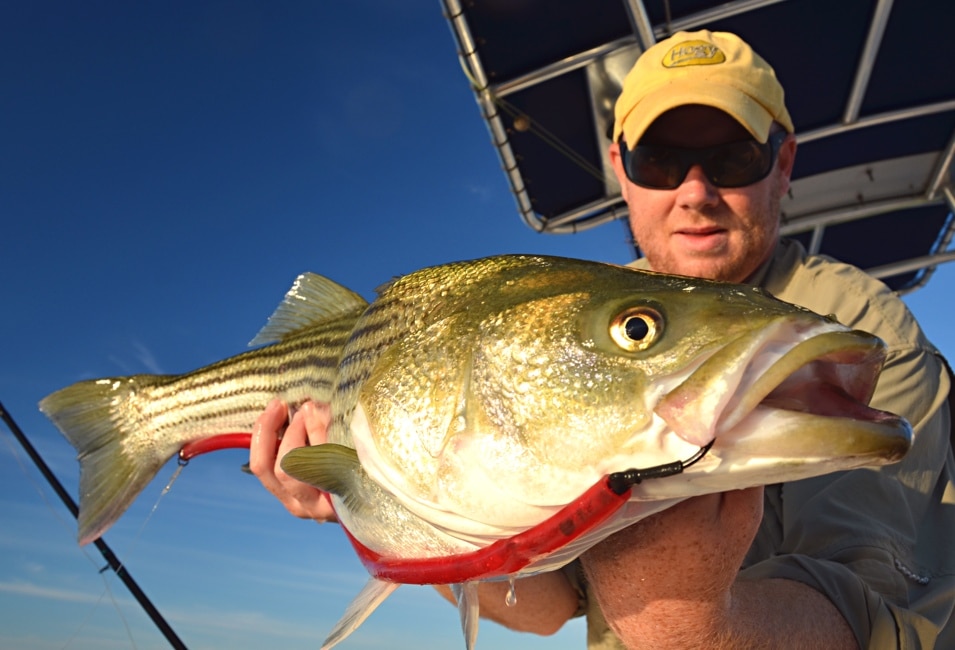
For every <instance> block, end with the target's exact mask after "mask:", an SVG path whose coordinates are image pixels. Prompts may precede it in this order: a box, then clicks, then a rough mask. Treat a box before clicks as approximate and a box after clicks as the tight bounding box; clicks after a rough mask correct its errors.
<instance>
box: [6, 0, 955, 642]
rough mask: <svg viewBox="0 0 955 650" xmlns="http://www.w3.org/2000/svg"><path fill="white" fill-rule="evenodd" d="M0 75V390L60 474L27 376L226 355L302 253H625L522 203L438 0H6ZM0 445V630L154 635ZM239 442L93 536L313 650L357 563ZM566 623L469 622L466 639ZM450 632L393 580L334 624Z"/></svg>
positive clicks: (572, 628)
mask: <svg viewBox="0 0 955 650" xmlns="http://www.w3.org/2000/svg"><path fill="white" fill-rule="evenodd" d="M0 71H2V75H0V78H2V79H3V93H2V94H0V115H2V117H3V121H4V123H5V128H4V129H3V135H2V136H0V137H2V146H0V210H2V212H0V214H2V217H0V218H2V222H3V231H2V235H0V237H2V242H3V247H2V250H3V252H2V254H0V274H2V276H0V277H2V278H3V281H2V282H0V299H2V303H0V304H2V313H3V318H2V319H0V335H2V340H3V341H4V354H3V360H2V362H0V400H2V402H3V403H4V405H5V406H6V408H7V409H8V410H9V411H10V412H11V413H12V414H13V416H14V417H15V418H16V419H17V420H18V422H19V423H20V425H21V427H22V428H23V429H24V430H25V431H26V433H27V435H28V436H29V437H30V438H31V440H32V441H33V443H34V445H35V446H36V447H37V448H39V450H40V452H41V453H42V454H43V456H44V457H45V458H46V460H47V462H48V463H49V464H50V465H51V466H52V468H53V470H54V471H55V472H56V473H57V474H58V475H59V477H60V479H61V480H62V481H63V483H64V484H65V485H66V486H67V487H68V488H69V489H70V490H75V486H76V482H77V480H78V467H77V465H76V462H75V460H74V452H73V450H72V449H71V448H70V447H69V445H67V444H66V442H65V441H64V440H62V439H61V438H60V436H59V434H58V433H57V431H56V430H55V429H54V427H53V426H52V425H51V424H49V423H48V422H47V421H46V420H45V419H44V418H43V417H42V415H41V414H40V413H39V412H38V411H37V408H36V404H37V402H38V401H39V400H40V399H41V398H42V397H43V396H44V395H46V394H47V393H49V392H52V391H53V390H56V389H57V388H60V387H62V386H64V385H66V384H69V383H72V382H74V381H77V380H80V379H86V378H91V377H99V376H108V375H117V374H131V373H139V372H151V373H153V372H163V373H167V372H170V373H171V372H182V371H186V370H190V369H192V368H194V367H197V366H200V365H205V364H207V363H210V362H212V361H215V360H217V359H220V358H223V357H226V356H230V355H232V354H236V353H238V352H241V351H243V350H244V349H245V345H246V343H247V342H248V341H249V340H250V339H251V338H252V337H253V336H254V335H255V333H256V332H257V331H258V329H259V328H260V327H261V326H262V325H263V324H264V323H265V320H266V318H267V317H268V316H269V315H270V314H271V312H272V310H273V309H274V308H275V306H276V305H277V304H278V302H279V300H280V299H281V297H282V295H283V294H284V292H285V291H286V289H287V288H288V287H289V285H290V284H291V282H292V280H293V279H294V277H295V276H296V275H297V274H298V273H300V272H302V271H305V270H311V271H315V272H318V273H322V274H325V275H328V276H330V277H332V278H333V279H335V280H337V281H339V282H341V283H343V284H345V285H347V286H349V287H351V288H353V289H355V290H356V291H359V292H361V293H363V294H364V295H366V296H367V297H371V296H372V291H373V289H374V287H376V286H377V285H379V284H380V283H381V282H383V281H385V280H387V279H388V278H390V277H392V276H394V275H398V274H403V273H407V272H409V271H412V270H414V269H417V268H420V267H423V266H427V265H431V264H436V263H442V262H448V261H452V260H459V259H468V258H474V257H479V256H483V255H490V254H498V253H509V252H536V253H548V254H558V255H568V256H575V257H583V258H591V259H601V260H607V261H612V262H625V261H628V260H629V258H630V251H629V247H628V244H627V241H626V235H625V233H624V230H623V228H622V227H621V226H620V225H619V224H610V225H606V226H602V227H600V228H598V229H595V230H592V231H589V232H586V233H582V234H578V235H573V236H550V235H539V234H536V233H534V232H532V231H531V230H530V229H528V228H527V227H526V226H525V225H524V224H523V223H522V222H521V220H520V219H519V217H518V215H517V211H516V208H515V205H514V202H513V199H512V198H511V196H510V193H509V191H508V188H507V185H506V182H505V178H504V175H503V173H502V172H501V170H500V165H499V161H498V159H497V157H496V154H495V153H494V150H493V148H492V146H491V144H490V139H489V136H488V134H487V131H486V129H485V127H484V124H483V122H482V120H481V119H480V115H479V111H478V108H477V106H476V104H475V102H474V98H473V95H472V93H471V91H470V89H469V88H468V86H467V82H466V79H465V78H464V75H463V74H462V72H461V69H460V67H459V65H458V62H457V58H456V53H455V44H454V41H453V39H452V36H451V34H450V30H449V28H448V26H447V23H446V22H445V19H444V18H443V16H442V13H441V7H440V4H439V3H438V1H437V0H411V1H399V0H350V1H349V2H347V3H346V2H337V3H331V2H305V1H302V2H283V3H265V2H254V1H251V0H250V1H241V2H240V1H237V2H224V1H222V2H202V3H194V2H164V3H158V2H150V3H125V2H115V1H101V2H85V3H70V2H47V1H43V0H38V1H37V2H30V3H6V4H5V5H4V6H3V7H0ZM953 283H955V268H953V266H948V267H943V268H942V269H940V270H939V272H938V273H936V275H935V276H934V278H933V279H932V280H931V283H930V284H929V286H928V287H927V288H926V289H923V290H920V291H919V292H917V293H916V294H914V295H913V296H912V297H911V298H910V299H908V301H909V303H910V304H911V305H912V307H913V310H914V311H915V313H916V315H917V316H919V318H920V319H921V321H922V323H923V326H924V327H925V329H926V330H927V331H928V333H929V335H930V336H931V337H932V338H933V339H934V340H935V342H936V344H937V345H939V346H940V347H941V348H942V350H943V351H947V352H949V354H950V355H951V353H952V352H953V351H955V340H953V335H952V334H950V333H949V331H950V321H951V316H952V311H951V308H950V307H948V303H949V296H950V295H951V291H952V285H953ZM0 440H2V444H0V521H3V522H4V523H3V526H2V527H0V647H5V648H6V647H10V648H13V647H16V648H22V649H28V650H29V649H39V648H71V649H77V650H78V649H87V648H89V649H92V648H96V649H101V648H164V647H167V645H166V642H165V641H164V639H163V638H162V636H161V635H160V634H159V632H158V631H156V629H155V628H154V627H153V625H152V623H151V622H149V620H148V619H147V618H146V617H145V615H144V614H143V613H142V612H141V610H140V608H139V607H138V605H136V604H135V602H134V601H133V600H132V598H131V597H130V596H129V594H128V593H127V592H126V590H125V588H124V587H123V586H122V584H121V583H119V581H118V580H117V579H116V578H115V577H114V576H113V575H112V573H110V572H106V573H103V574H100V573H99V569H100V568H101V567H102V566H103V564H104V563H103V561H102V559H101V558H100V556H99V554H98V553H97V552H96V551H95V549H93V548H92V547H87V548H79V547H78V546H77V545H76V543H75V530H76V529H75V522H74V521H73V520H72V518H71V516H70V515H69V513H68V511H67V510H66V509H65V508H64V507H63V506H62V505H61V504H60V503H59V501H58V500H57V499H56V497H55V496H54V495H53V493H52V491H51V490H50V489H49V488H48V487H47V485H46V483H45V482H44V481H43V479H42V478H41V477H40V475H39V473H38V472H37V471H36V470H35V469H34V468H33V466H32V464H31V463H30V461H29V460H28V459H27V458H26V456H25V454H24V453H23V452H22V450H21V449H20V448H19V446H18V444H17V443H16V441H15V440H14V439H13V437H12V436H11V435H10V434H9V433H8V432H7V431H6V429H5V428H2V429H0ZM244 461H245V458H244V456H243V454H242V453H241V452H238V451H236V452H222V453H220V454H217V455H212V456H205V457H202V458H199V459H196V460H195V461H193V462H192V463H191V464H190V465H189V466H188V467H187V468H186V469H185V470H184V471H183V472H182V473H181V475H180V476H179V477H178V479H177V480H176V482H175V483H174V484H173V487H172V489H171V490H170V491H169V492H168V493H167V494H165V495H164V496H163V495H161V493H162V489H163V487H164V485H165V484H166V482H167V481H168V480H169V477H170V475H171V473H172V471H173V470H174V469H175V468H174V466H170V467H168V468H167V469H166V471H164V472H163V474H162V476H161V477H160V479H159V480H157V481H156V482H155V483H154V484H153V485H151V486H150V487H149V488H148V489H147V491H146V492H145V493H144V495H143V496H142V497H141V498H140V499H139V500H138V501H137V503H136V504H134V506H133V507H132V508H131V510H130V511H129V512H128V513H127V514H126V516H125V517H124V518H123V519H122V520H121V522H120V523H119V524H117V525H116V526H115V527H114V528H113V529H112V530H110V531H109V533H107V535H106V540H107V541H108V542H109V544H110V545H111V546H112V547H113V549H114V550H115V551H116V552H117V554H118V555H119V557H120V558H121V559H122V560H123V561H125V562H126V563H127V564H128V566H129V569H130V572H131V573H132V575H133V576H134V577H135V579H136V580H137V581H138V582H139V583H140V585H141V586H142V588H143V589H144V590H145V592H146V593H147V594H148V595H149V596H150V597H151V598H152V600H153V602H154V603H155V604H156V605H157V607H159V609H160V610H161V611H162V612H163V613H164V614H165V616H166V617H167V618H168V620H169V621H170V623H171V624H172V626H173V627H174V628H175V629H176V631H177V633H178V634H179V635H180V636H181V637H182V639H183V640H184V641H185V643H186V644H187V645H188V646H189V647H192V648H220V647H229V648H237V649H241V648H259V647H275V646H279V645H280V646H282V647H286V648H315V647H318V645H319V644H320V642H321V640H322V639H323V638H324V635H325V633H326V632H327V631H328V629H329V628H330V627H331V626H332V624H333V623H334V622H335V621H336V620H337V619H338V617H339V615H340V613H341V611H342V610H343V609H344V607H345V605H346V604H347V602H348V601H349V600H350V599H351V598H352V596H353V595H354V594H355V593H357V591H358V590H359V589H360V587H361V585H362V584H363V582H364V580H365V577H366V574H365V573H364V570H363V569H362V568H361V566H360V565H359V564H358V562H357V560H356V559H355V558H354V555H353V553H352V551H351V549H350V547H349V546H348V545H347V542H346V541H345V540H344V537H343V535H342V534H341V531H340V530H339V529H338V528H337V527H335V526H318V525H316V524H314V523H312V522H307V521H300V520H297V519H295V518H293V517H291V516H290V515H288V514H287V513H286V512H285V511H284V509H283V508H282V507H281V506H280V505H279V504H278V503H277V502H276V501H275V500H274V499H273V498H272V497H271V496H270V495H268V494H267V493H266V492H265V491H264V490H263V489H262V488H261V487H260V486H259V484H258V482H257V481H256V480H254V479H253V478H251V477H249V476H246V475H244V474H242V473H241V472H240V471H239V467H240V465H241V464H242V463H243V462H244ZM519 597H520V594H519V593H518V598H519ZM583 639H584V631H583V626H582V625H581V624H580V623H579V622H574V623H572V624H570V625H568V626H567V628H566V629H565V630H563V631H562V632H561V633H560V634H559V635H557V636H556V637H552V638H549V639H536V638H533V637H527V636H524V635H516V634H513V633H510V632H507V631H505V630H503V629H502V628H499V627H497V626H495V625H493V624H491V623H484V624H483V625H482V630H481V635H480V639H479V644H480V647H485V648H490V647H522V648H536V647H540V648H545V647H546V648H550V649H560V648H581V647H583V645H584V640H583ZM461 643H462V641H461V638H460V631H459V629H458V623H457V614H456V612H455V611H454V610H453V609H452V608H451V607H450V606H448V605H446V604H444V602H443V601H441V600H440V599H439V598H438V596H436V595H435V594H434V593H433V591H432V590H431V589H429V588H421V587H417V588H416V587H402V588H401V589H399V590H398V592H397V593H396V594H395V595H394V596H392V597H391V598H390V599H389V600H388V601H387V602H386V603H385V604H384V605H383V606H382V607H381V608H380V609H379V610H378V611H377V612H376V613H375V614H374V615H373V616H372V617H371V618H370V619H369V620H368V622H366V623H365V625H364V626H363V627H362V628H361V629H360V630H359V631H358V632H357V633H355V635H353V636H352V637H351V638H350V639H349V640H348V641H347V642H346V645H345V646H344V647H351V648H364V647H389V648H420V647H435V646H441V647H463V646H462V645H458V644H461Z"/></svg>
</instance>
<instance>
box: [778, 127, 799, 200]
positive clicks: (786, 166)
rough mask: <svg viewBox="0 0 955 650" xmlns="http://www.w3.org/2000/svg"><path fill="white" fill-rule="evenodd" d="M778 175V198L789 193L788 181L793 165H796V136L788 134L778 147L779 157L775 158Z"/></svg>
mask: <svg viewBox="0 0 955 650" xmlns="http://www.w3.org/2000/svg"><path fill="white" fill-rule="evenodd" d="M776 161H777V162H776V164H777V165H778V170H777V172H778V173H779V188H780V192H779V194H780V196H785V194H786V192H788V191H789V179H790V177H792V173H793V165H795V163H796V136H795V135H793V134H792V133H790V134H789V135H787V136H786V139H785V140H783V142H782V144H781V145H779V156H778V157H777V158H776Z"/></svg>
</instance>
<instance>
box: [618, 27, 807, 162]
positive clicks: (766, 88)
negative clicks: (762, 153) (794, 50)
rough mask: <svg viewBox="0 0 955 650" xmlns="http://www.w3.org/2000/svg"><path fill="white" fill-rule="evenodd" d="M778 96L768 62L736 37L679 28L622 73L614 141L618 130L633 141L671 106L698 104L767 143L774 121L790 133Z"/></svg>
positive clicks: (780, 91)
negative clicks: (709, 107)
mask: <svg viewBox="0 0 955 650" xmlns="http://www.w3.org/2000/svg"><path fill="white" fill-rule="evenodd" d="M783 95H784V93H783V87H782V86H781V85H780V83H779V81H778V80H777V79H776V73H775V72H773V69H772V67H771V66H770V65H769V64H768V63H766V61H765V60H764V59H763V58H762V57H761V56H759V55H758V54H756V53H755V52H754V51H753V48H751V47H750V46H749V45H748V44H747V43H746V42H745V41H743V40H742V39H741V38H740V37H739V36H736V35H735V34H730V33H729V32H711V31H708V30H702V31H698V32H678V33H676V34H674V35H673V36H671V37H670V38H668V39H666V40H663V41H660V42H659V43H657V44H655V45H654V46H652V47H650V48H649V49H647V51H646V52H644V53H643V54H642V55H640V58H639V59H637V62H636V63H635V64H634V65H633V68H631V69H630V72H629V73H628V74H627V76H626V77H625V78H624V80H623V90H622V91H621V92H620V97H618V98H617V103H616V105H615V106H614V127H613V140H614V142H617V141H619V139H620V135H621V133H622V134H623V136H624V139H625V141H626V142H627V144H629V145H631V146H633V145H635V144H636V143H638V142H639V141H640V138H641V137H642V136H643V134H644V132H645V131H646V130H647V128H648V127H649V126H650V125H651V124H652V123H653V121H654V120H655V119H657V118H658V117H660V115H662V114H663V113H665V112H666V111H668V110H670V109H671V108H676V107H677V106H684V105H687V104H703V105H705V106H712V107H713V108H718V109H720V110H721V111H724V112H725V113H728V114H729V115H731V116H732V117H734V118H735V119H736V121H738V122H739V123H740V124H742V125H743V126H744V127H746V130H747V131H749V132H750V133H752V134H753V137H754V138H756V140H758V141H759V142H766V140H767V139H768V138H769V128H770V126H771V125H772V123H773V122H774V121H775V122H779V123H780V124H782V125H783V127H785V128H786V130H787V131H789V132H790V133H792V132H793V123H792V118H790V117H789V111H787V110H786V104H785V102H784V98H783Z"/></svg>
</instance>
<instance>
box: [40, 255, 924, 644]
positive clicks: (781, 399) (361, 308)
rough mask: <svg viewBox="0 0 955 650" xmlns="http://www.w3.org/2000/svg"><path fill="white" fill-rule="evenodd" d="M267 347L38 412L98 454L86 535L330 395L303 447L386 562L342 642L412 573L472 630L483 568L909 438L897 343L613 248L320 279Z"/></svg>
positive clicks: (857, 461) (347, 622)
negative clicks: (266, 422) (269, 421)
mask: <svg viewBox="0 0 955 650" xmlns="http://www.w3.org/2000/svg"><path fill="white" fill-rule="evenodd" d="M266 343H268V345H263V346H262V347H259V348H257V349H253V350H251V351H249V352H246V353H244V354H240V355H237V356H235V357H231V358H229V359H225V360H223V361H220V362H218V363H216V364H213V365H211V366H207V367H204V368H200V369H199V370H196V371H194V372H191V373H188V374H184V375H165V376H156V375H135V376H130V377H114V378H106V379H99V380H91V381H84V382H80V383H77V384H74V385H72V386H69V387H67V388H64V389H62V390H60V391H58V392H56V393H53V394H52V395H50V396H48V397H46V398H45V399H44V400H43V401H42V402H41V403H40V408H41V410H42V411H43V412H44V413H46V415H47V416H49V418H50V419H51V420H53V422H54V423H56V425H57V427H59V429H60V430H61V431H62V432H63V434H64V435H65V436H66V437H67V438H68V439H69V441H70V443H71V444H72V445H73V446H74V447H75V448H76V449H77V451H78V454H79V461H80V515H79V540H80V543H82V544H85V543H87V542H90V541H92V540H94V539H96V538H97V537H99V536H100V535H102V534H103V532H104V531H106V530H107V529H108V528H109V527H110V525H112V523H113V522H114V521H116V519H117V518H119V516H120V515H122V513H123V512H124V511H125V510H126V508H127V507H128V506H129V504H130V503H131V502H132V501H133V500H134V499H135V498H136V496H137V495H138V494H139V493H140V491H141V490H142V489H143V488H144V487H145V486H146V484H147V483H149V481H150V480H152V478H153V477H154V476H155V475H156V473H157V472H158V471H159V469H160V468H161V467H162V466H163V465H164V464H165V463H166V462H167V461H168V460H169V459H170V458H172V457H173V456H175V455H176V454H177V453H178V452H179V450H180V449H181V448H182V447H183V446H184V445H186V444H189V443H194V442H196V441H199V440H203V439H207V438H210V437H212V436H215V435H217V434H221V433H231V432H241V431H251V429H252V425H253V423H254V422H255V419H256V418H257V417H258V416H259V415H260V414H261V413H262V411H263V410H264V409H265V407H266V405H267V404H268V402H269V401H270V400H271V399H273V398H274V397H276V396H279V397H281V398H282V399H284V400H286V401H287V402H288V403H289V404H291V405H296V404H300V403H302V402H303V401H304V400H307V399H312V400H316V401H320V402H330V403H331V407H332V423H331V426H330V428H329V438H328V439H329V442H328V444H324V445H317V446H312V447H302V448H300V449H296V450H294V451H292V452H290V453H289V454H287V455H286V456H285V457H284V458H283V459H282V467H283V468H284V469H285V471H286V472H288V473H289V474H290V475H292V476H294V477H296V478H298V479H299V480H302V481H305V482H307V483H309V484H311V485H314V486H315V487H318V488H320V489H322V490H324V491H326V492H329V493H331V495H332V502H333V504H334V507H335V510H336V513H337V515H338V518H339V520H340V521H341V524H342V526H343V528H344V529H345V531H346V534H347V535H348V537H349V539H350V540H351V541H352V543H353V546H354V547H355V549H356V551H357V553H358V555H359V556H360V558H361V560H362V562H363V563H364V565H365V567H366V568H367V569H368V571H369V573H370V574H371V580H370V581H369V583H368V585H367V586H366V587H365V589H364V590H363V591H362V592H361V593H360V594H359V596H358V597H357V598H356V599H355V601H353V602H352V604H351V605H350V606H349V608H348V610H347V611H346V613H345V615H344V617H343V618H342V620H341V621H340V622H339V623H338V625H337V626H336V628H335V629H334V630H333V631H332V632H331V634H330V636H329V637H328V639H327V640H326V643H325V647H326V648H329V647H331V646H333V645H335V644H336V643H338V642H339V641H341V640H342V639H344V638H345V637H346V636H347V635H348V634H350V633H351V632H352V631H353V630H354V629H356V628H357V627H358V626H359V625H360V624H361V622H362V621H364V619H365V617H367V616H368V614H370V613H371V612H372V611H373V610H374V609H375V607H377V605H378V604H380V603H381V602H382V601H383V600H384V599H385V598H386V597H387V596H388V595H389V594H390V593H391V592H392V591H393V590H394V589H395V588H397V587H398V585H400V584H402V583H415V584H451V585H452V586H453V590H454V592H455V594H456V595H457V597H458V601H459V606H460V610H461V617H462V625H463V627H464V631H465V638H466V644H467V646H468V647H469V648H470V647H473V645H474V644H475V640H476V635H477V621H478V614H479V612H478V601H477V584H478V583H479V582H481V581H487V580H509V579H514V578H519V577H522V576H526V575H531V574H534V573H540V572H543V571H550V570H554V569H557V568H559V567H561V566H563V565H565V564H567V563H568V562H570V561H572V560H573V559H574V558H576V557H577V556H579V555H580V554H581V553H583V552H584V551H586V550H587V549H588V548H589V547H590V546H592V545H594V544H596V543H597V542H599V541H601V540H602V539H604V538H606V537H607V536H609V535H610V534H612V533H613V532H615V531H617V530H620V529H621V528H623V527H625V526H627V525H629V524H632V523H634V522H635V521H638V520H639V519H642V518H643V517H646V516H648V515H650V514H652V513H654V512H658V511H660V510H662V509H664V508H667V507H669V506H672V505H674V504H675V503H677V502H679V501H680V500H682V499H685V498H688V497H692V496H697V495H701V494H707V493H713V492H723V491H727V490H735V489H740V488H746V487H752V486H756V485H765V484H770V483H778V482H784V481H793V480H798V479H802V478H808V477H812V476H818V475H820V474H825V473H828V472H834V471H840V470H847V469H852V468H856V467H863V466H877V465H882V464H886V463H891V462H894V461H897V460H898V459H900V458H901V457H902V456H903V455H904V454H905V453H906V451H907V450H908V448H909V445H910V444H911V429H910V427H909V425H908V424H907V423H906V422H905V420H903V419H901V418H899V417H897V416H895V415H892V414H890V413H885V412H882V411H877V410H874V409H872V408H869V407H868V406H866V404H867V403H868V401H869V399H870V398H871V396H872V392H873V390H874V387H875V384H876V380H877V379H878V376H879V372H880V370H881V367H882V363H883V360H884V358H885V346H884V344H883V343H882V342H881V341H880V340H879V339H877V338H875V337H873V336H871V335H869V334H865V333H863V332H858V331H851V330H849V329H847V328H846V327H844V326H842V325H840V324H839V323H837V322H836V321H834V320H832V319H830V318H827V317H823V316H819V315H817V314H814V313H812V312H810V311H807V310H805V309H802V308H800V307H795V306H793V305H789V304H787V303H784V302H780V301H778V300H776V299H774V298H772V297H770V296H768V295H767V294H765V293H764V292H762V291H761V290H759V289H756V288H752V287H747V286H740V285H732V284H723V283H717V282H710V281H706V280H699V279H692V278H684V277H676V276H669V275H661V274H655V273H647V272H641V271H635V270H632V269H628V268H624V267H619V266H613V265H609V264H602V263H597V262H586V261H580V260H572V259H564V258H553V257H535V256H518V255H513V256H499V257H490V258H485V259H479V260H474V261H469V262H459V263H453V264H447V265H443V266H437V267H432V268H427V269H423V270H420V271H417V272H415V273H411V274H410V275H407V276H404V277H401V278H398V279H397V280H394V281H392V282H390V283H389V284H387V285H385V286H383V287H381V288H380V289H379V290H378V297H377V299H376V300H375V301H374V302H372V303H371V304H370V305H369V304H367V303H366V301H365V300H363V299H362V298H361V297H360V296H358V295H357V294H355V293H353V292H351V291H349V290H348V289H345V288H344V287H341V286H339V285H338V284H335V283H334V282H332V281H331V280H328V279H326V278H323V277H321V276H318V275H313V274H304V275H302V276H300V277H299V278H298V279H297V280H296V282H295V284H294V286H293V287H292V289H291V290H290V291H289V293H288V294H287V295H286V297H285V300H284V301H283V303H282V304H281V305H280V306H279V308H278V310H277V311H276V312H275V314H274V315H273V316H272V318H271V319H270V320H269V322H268V324H267V325H266V326H265V328H264V329H263V330H262V332H260V333H259V335H258V336H257V337H256V339H255V340H254V341H253V345H259V344H266ZM517 587H518V589H519V584H518V585H517ZM517 596H518V597H519V593H518V594H517Z"/></svg>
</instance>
